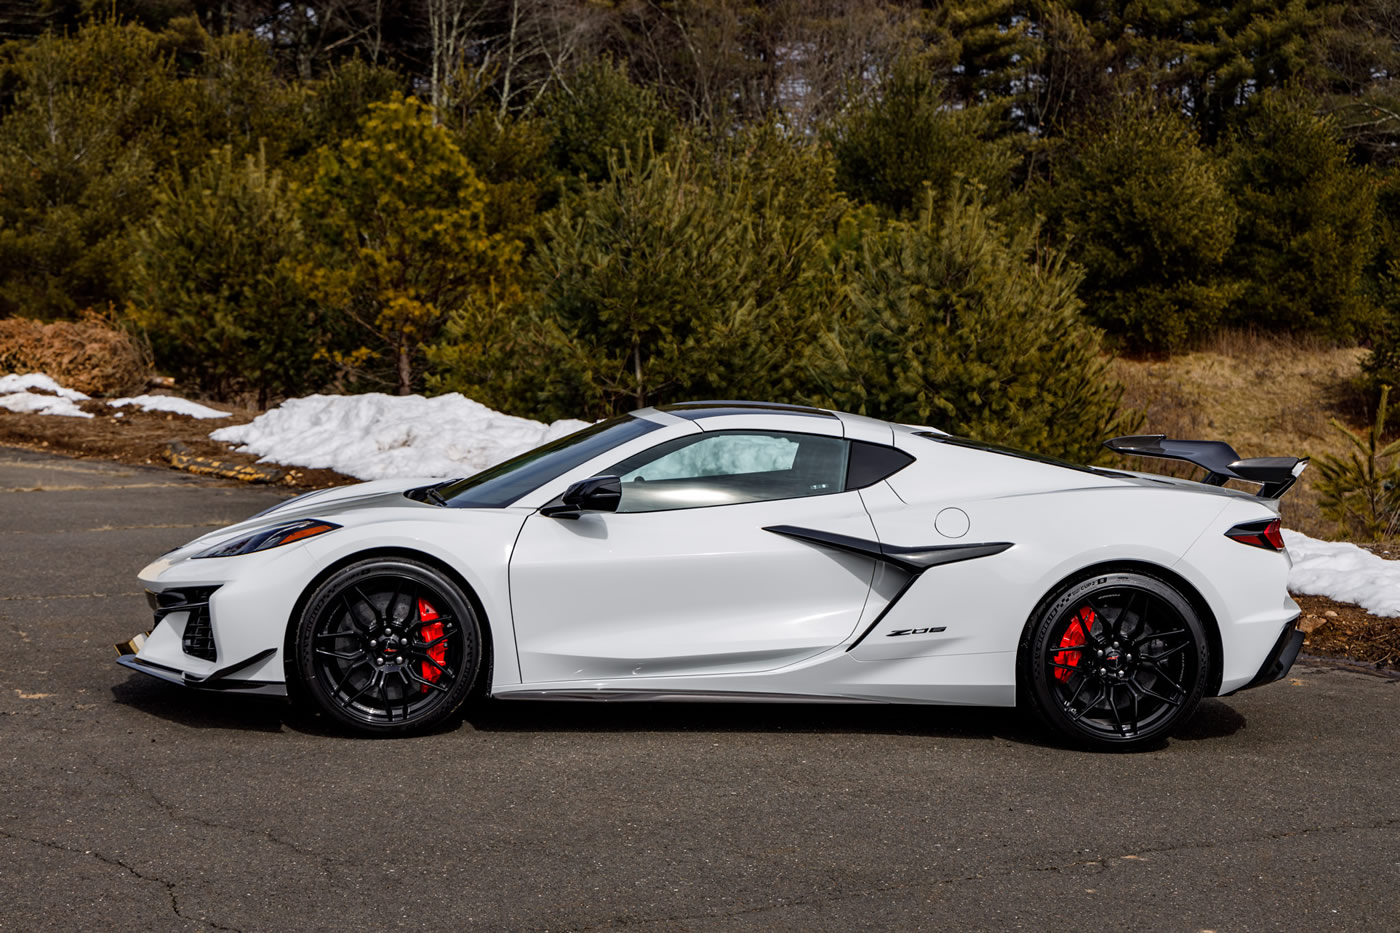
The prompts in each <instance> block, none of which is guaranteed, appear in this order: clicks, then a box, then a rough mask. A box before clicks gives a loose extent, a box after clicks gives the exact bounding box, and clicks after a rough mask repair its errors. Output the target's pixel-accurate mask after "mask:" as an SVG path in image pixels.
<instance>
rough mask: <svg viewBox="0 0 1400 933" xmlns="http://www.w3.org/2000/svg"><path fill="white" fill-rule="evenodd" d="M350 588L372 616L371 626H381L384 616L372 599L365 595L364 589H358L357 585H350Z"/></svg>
mask: <svg viewBox="0 0 1400 933" xmlns="http://www.w3.org/2000/svg"><path fill="white" fill-rule="evenodd" d="M350 589H352V590H354V591H355V595H356V596H358V597H359V598H360V603H361V605H363V606H364V607H365V608H367V609H368V610H369V614H370V615H371V616H373V617H374V626H373V628H379V627H380V626H382V625H383V624H384V617H383V616H382V615H380V612H379V609H378V608H377V607H376V606H375V605H374V600H372V599H370V598H369V597H368V596H366V595H365V592H364V590H362V589H360V588H359V586H358V585H356V586H352V587H350ZM373 628H372V629H371V631H372V630H373Z"/></svg>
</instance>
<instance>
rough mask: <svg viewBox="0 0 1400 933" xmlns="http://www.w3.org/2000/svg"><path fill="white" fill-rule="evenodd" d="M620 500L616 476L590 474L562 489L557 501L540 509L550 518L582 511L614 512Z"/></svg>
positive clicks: (620, 489)
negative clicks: (586, 477)
mask: <svg viewBox="0 0 1400 933" xmlns="http://www.w3.org/2000/svg"><path fill="white" fill-rule="evenodd" d="M621 502H622V480H620V479H618V478H617V477H616V476H590V477H589V478H588V479H583V480H579V481H578V482H577V483H574V484H573V485H572V486H570V487H569V488H568V489H566V490H565V491H564V495H562V496H560V497H559V499H558V501H557V502H552V503H550V504H549V505H547V506H545V507H544V508H542V509H540V514H541V515H548V516H549V517H550V518H578V517H579V516H580V515H582V514H583V513H584V512H616V511H617V506H618V504H619V503H621Z"/></svg>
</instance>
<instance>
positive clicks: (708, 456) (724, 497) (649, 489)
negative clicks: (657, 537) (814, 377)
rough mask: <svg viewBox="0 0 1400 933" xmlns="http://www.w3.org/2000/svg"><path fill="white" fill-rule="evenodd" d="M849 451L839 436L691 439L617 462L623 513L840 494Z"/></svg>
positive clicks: (732, 434)
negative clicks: (620, 481) (620, 480)
mask: <svg viewBox="0 0 1400 933" xmlns="http://www.w3.org/2000/svg"><path fill="white" fill-rule="evenodd" d="M848 448H849V445H848V444H847V442H846V441H844V440H842V439H841V438H838V437H825V436H822V435H817V434H790V433H786V432H780V431H728V432H721V433H713V434H703V435H700V436H699V437H696V436H695V435H691V436H689V437H683V438H679V439H677V440H674V441H670V442H669V443H666V444H660V445H658V446H656V447H653V448H652V449H651V450H646V451H643V452H642V453H639V454H637V455H635V456H632V457H629V458H628V459H626V460H623V461H622V462H621V463H618V464H615V465H614V466H613V467H612V468H611V469H609V470H607V471H606V472H608V473H611V474H615V475H617V476H618V477H620V478H621V479H622V502H621V503H620V504H619V505H618V508H617V510H618V511H619V512H659V511H662V510H666V509H697V508H704V507H706V506H711V505H733V504H735V503H739V502H761V501H764V500H769V499H796V498H799V497H802V496H824V495H827V494H828V493H833V492H841V490H842V489H843V487H844V485H845V480H846V457H847V450H848Z"/></svg>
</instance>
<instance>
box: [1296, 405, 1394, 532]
mask: <svg viewBox="0 0 1400 933" xmlns="http://www.w3.org/2000/svg"><path fill="white" fill-rule="evenodd" d="M1389 401H1390V386H1382V387H1381V399H1380V404H1379V406H1378V407H1377V409H1376V420H1375V421H1373V422H1372V423H1371V427H1370V428H1369V429H1368V430H1367V431H1366V433H1365V434H1364V435H1361V434H1357V433H1356V432H1354V431H1352V430H1351V429H1349V428H1348V427H1347V426H1346V425H1344V424H1342V423H1341V422H1340V421H1338V420H1337V419H1336V418H1333V419H1332V427H1334V428H1335V429H1337V430H1338V431H1339V432H1341V433H1342V435H1343V436H1345V437H1346V439H1347V441H1348V442H1350V444H1351V446H1352V451H1351V455H1350V456H1348V457H1347V458H1346V459H1342V458H1341V457H1334V456H1332V455H1331V454H1324V455H1323V456H1321V457H1319V458H1318V459H1317V464H1316V469H1317V471H1318V472H1319V473H1321V474H1322V477H1321V479H1319V480H1318V483H1317V488H1318V491H1319V492H1321V493H1322V514H1324V515H1326V516H1327V517H1328V518H1330V519H1332V520H1333V521H1336V522H1340V523H1341V525H1342V530H1343V532H1345V533H1348V534H1352V535H1355V534H1358V533H1359V534H1361V535H1363V536H1365V537H1367V538H1370V539H1371V540H1377V539H1380V538H1389V537H1393V536H1394V535H1395V533H1396V530H1397V529H1400V441H1393V442H1392V443H1390V444H1382V442H1381V433H1382V432H1383V431H1384V430H1385V420H1386V407H1387V404H1388V403H1389Z"/></svg>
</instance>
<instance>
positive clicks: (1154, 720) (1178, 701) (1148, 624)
mask: <svg viewBox="0 0 1400 933" xmlns="http://www.w3.org/2000/svg"><path fill="white" fill-rule="evenodd" d="M1020 658H1021V672H1020V675H1021V683H1022V686H1023V687H1024V688H1026V689H1027V690H1028V691H1029V693H1030V698H1031V700H1032V702H1033V704H1034V706H1035V709H1036V711H1037V712H1038V713H1039V714H1040V716H1041V718H1042V719H1044V720H1045V721H1046V722H1047V723H1049V724H1050V725H1051V726H1052V727H1054V728H1055V729H1056V730H1058V731H1059V732H1060V733H1062V734H1063V735H1065V736H1067V737H1068V738H1070V739H1072V740H1073V741H1074V742H1076V743H1077V744H1080V745H1085V746H1090V747H1095V748H1112V749H1131V748H1140V747H1142V746H1145V745H1149V744H1151V743H1154V742H1156V741H1158V740H1160V739H1162V738H1164V737H1165V736H1166V735H1167V734H1169V733H1170V732H1171V730H1172V729H1173V728H1175V727H1176V726H1177V725H1178V724H1179V723H1181V722H1183V721H1184V720H1186V719H1187V718H1188V717H1190V716H1191V714H1192V713H1193V712H1195V710H1196V707H1197V705H1198V704H1199V703H1200V701H1201V697H1202V694H1203V693H1204V690H1205V683H1206V672H1207V671H1208V670H1209V667H1210V643H1209V641H1208V640H1207V638H1206V636H1205V630H1204V627H1203V626H1202V624H1201V621H1200V619H1199V618H1198V616H1197V613H1196V611H1195V609H1194V608H1192V606H1191V604H1190V602H1189V601H1188V600H1187V599H1186V598H1185V597H1183V596H1182V595H1181V593H1180V592H1178V591H1177V590H1176V589H1175V588H1174V587H1172V586H1171V585H1170V584H1168V583H1167V582H1166V581H1164V580H1161V579H1158V578H1157V577H1153V576H1149V575H1147V574H1141V573H1110V574H1103V575H1100V576H1096V577H1093V578H1091V579H1088V580H1081V581H1079V582H1077V583H1075V584H1072V585H1070V586H1069V587H1067V588H1066V589H1064V590H1061V591H1060V592H1059V593H1058V594H1056V595H1055V596H1053V597H1052V598H1051V599H1050V600H1048V601H1047V603H1043V604H1042V607H1041V610H1040V612H1039V613H1038V614H1037V615H1036V616H1035V617H1034V618H1032V620H1031V622H1030V624H1029V625H1028V626H1027V629H1026V635H1025V637H1024V638H1023V639H1022V643H1021V651H1020Z"/></svg>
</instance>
